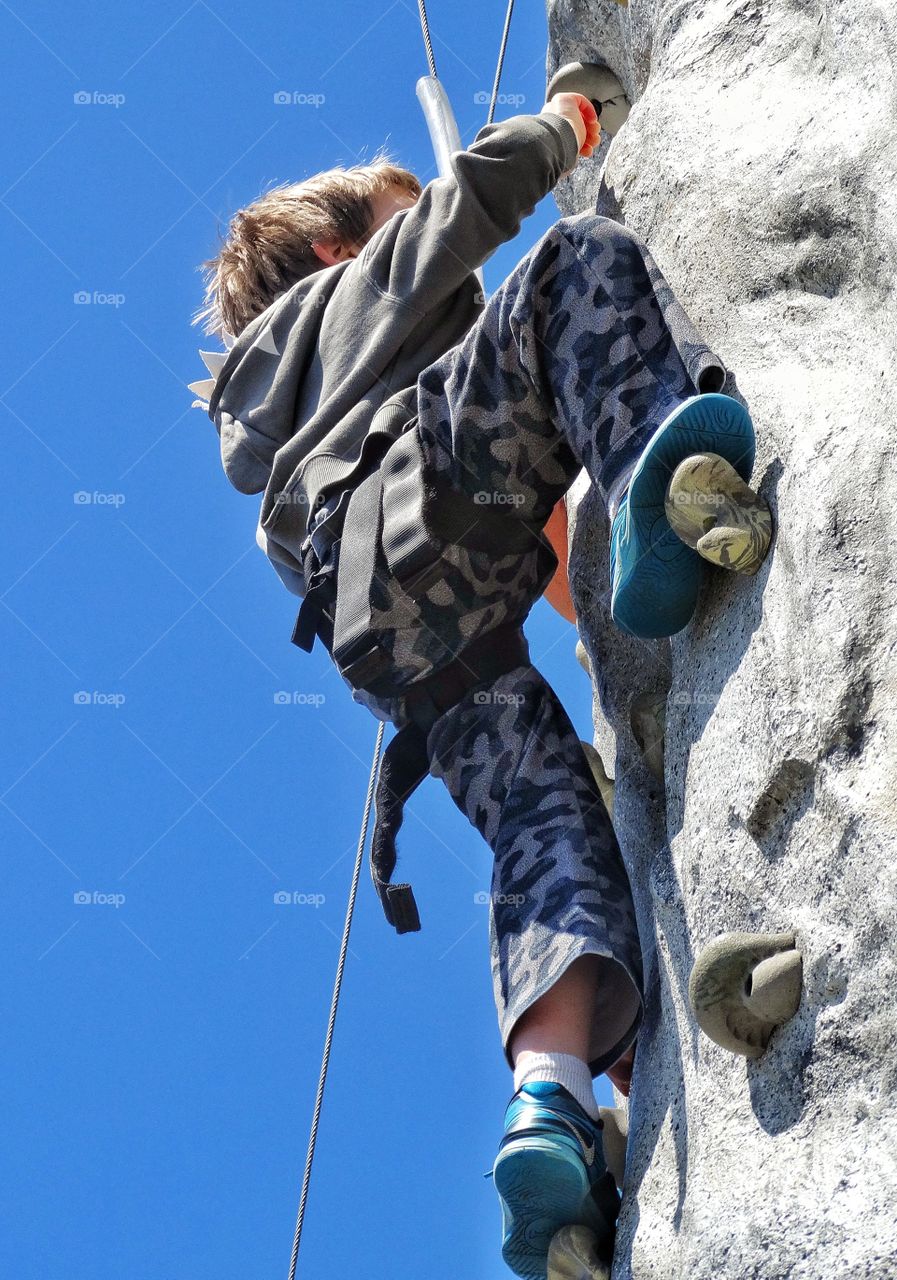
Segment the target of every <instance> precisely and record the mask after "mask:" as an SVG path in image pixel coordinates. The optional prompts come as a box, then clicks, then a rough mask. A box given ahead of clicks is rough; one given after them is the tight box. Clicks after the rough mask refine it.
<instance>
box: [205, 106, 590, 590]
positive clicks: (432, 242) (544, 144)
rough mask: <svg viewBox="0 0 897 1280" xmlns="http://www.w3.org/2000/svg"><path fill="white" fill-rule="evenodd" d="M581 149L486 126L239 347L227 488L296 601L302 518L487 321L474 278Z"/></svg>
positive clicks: (233, 357)
mask: <svg viewBox="0 0 897 1280" xmlns="http://www.w3.org/2000/svg"><path fill="white" fill-rule="evenodd" d="M577 151H578V144H577V140H576V134H575V132H574V129H573V126H572V125H571V124H570V123H569V122H568V121H566V120H564V119H563V117H562V116H558V115H550V116H549V115H539V116H530V115H524V116H515V117H513V118H512V119H510V120H505V121H503V122H502V123H500V124H493V125H487V126H486V127H485V128H484V129H481V130H480V132H479V133H478V134H477V136H476V138H475V140H474V142H473V143H472V144H471V146H470V147H468V149H467V150H466V151H458V152H455V154H454V155H453V156H452V158H451V175H450V176H448V177H444V178H437V179H436V180H435V181H433V182H430V183H429V184H428V185H427V186H426V187H425V188H424V190H423V193H422V194H421V197H420V199H419V200H418V202H417V203H416V204H415V205H414V206H413V207H412V208H410V209H407V210H403V211H402V212H400V213H397V214H396V215H394V216H393V217H392V218H390V219H389V221H388V222H387V223H386V224H385V225H384V226H383V227H382V228H381V229H380V230H379V231H378V232H377V233H376V234H375V235H374V236H373V237H372V238H371V240H370V241H369V242H368V244H367V245H365V247H364V249H363V250H362V252H361V253H360V254H359V256H358V257H357V258H353V259H350V260H348V261H347V262H344V263H340V264H338V265H336V266H331V267H325V268H323V269H322V270H320V271H316V272H314V273H313V274H311V275H309V276H308V277H307V278H306V279H304V280H301V281H300V282H299V283H297V284H294V285H293V286H292V287H291V288H290V289H288V290H287V291H286V292H285V293H283V294H281V295H280V297H278V298H277V299H275V301H274V302H273V303H272V304H271V306H270V307H268V309H267V310H266V311H265V312H264V314H263V315H261V316H259V317H258V318H257V319H256V320H254V321H253V322H252V323H251V324H250V325H249V326H247V328H246V329H245V330H244V331H243V333H242V334H241V335H240V337H239V338H238V339H237V341H236V343H235V344H234V346H233V348H232V350H231V351H230V352H229V354H228V356H227V359H226V360H225V362H224V365H223V367H222V369H221V371H220V373H219V374H218V377H217V380H216V383H215V388H214V391H213V392H212V395H211V399H210V403H209V416H210V417H211V418H212V420H213V422H214V423H215V426H216V428H217V429H218V434H219V436H220V439H221V459H222V462H223V465H224V470H225V472H226V473H227V476H228V479H229V480H230V481H231V483H232V484H233V485H234V486H235V487H236V488H237V489H239V490H240V492H241V493H259V492H261V491H262V490H264V493H265V496H264V499H263V501H262V509H261V518H260V525H259V528H260V542H262V544H263V545H264V547H265V550H266V552H267V554H268V556H269V558H270V559H271V560H272V562H273V563H274V567H275V568H276V569H277V570H278V572H279V573H280V575H281V577H282V578H283V579H284V581H285V582H287V585H289V586H291V589H293V590H296V591H298V592H299V593H301V590H302V586H301V578H300V577H299V576H298V575H299V574H300V571H301V567H302V562H301V557H300V547H301V545H302V543H303V541H304V540H305V537H306V534H307V532H308V529H309V528H310V525H311V517H312V516H313V515H314V513H316V512H317V511H319V510H320V509H321V506H322V504H323V503H324V502H325V501H326V499H327V498H328V496H330V495H332V494H334V493H336V492H338V491H341V490H345V489H347V488H351V487H352V485H353V483H357V482H358V481H359V480H361V479H362V478H363V476H364V475H365V474H366V472H367V469H368V468H369V466H370V465H371V459H372V458H373V457H376V456H377V455H376V453H375V450H376V449H377V447H378V445H379V446H381V448H382V445H383V443H384V433H385V434H386V436H387V438H390V437H395V436H397V435H398V434H399V433H400V432H401V430H402V429H403V428H404V427H405V426H407V424H408V422H409V421H411V420H412V419H413V417H414V416H415V406H416V397H417V385H416V384H417V378H418V375H419V374H420V373H421V372H422V371H423V370H424V369H425V368H426V367H427V365H429V364H431V363H432V362H433V361H434V360H436V359H437V358H438V357H439V356H441V355H443V354H444V353H445V352H446V351H447V350H449V348H450V347H453V346H455V345H457V344H458V343H459V342H460V341H461V339H462V338H463V337H464V335H465V334H466V333H467V331H468V330H469V328H470V327H471V325H472V324H473V323H474V321H475V320H476V319H477V317H478V315H479V314H480V313H481V311H482V309H483V305H484V299H483V296H482V293H481V290H480V284H479V281H478V280H477V277H476V276H475V275H474V274H473V273H474V271H475V270H476V268H477V267H479V266H481V265H482V263H484V262H485V261H486V260H487V259H488V258H489V257H490V256H491V255H492V254H493V253H494V252H495V250H496V249H497V248H498V247H499V246H500V245H501V244H503V243H505V242H506V241H507V240H510V239H512V238H513V237H514V236H515V235H516V234H517V232H518V231H519V230H520V223H521V220H522V218H524V217H525V216H527V215H528V214H530V213H532V211H533V209H534V207H535V205H536V204H537V203H538V201H539V200H541V199H542V197H543V196H545V195H547V193H548V192H549V191H551V189H552V188H553V187H554V186H555V184H556V183H557V181H558V179H559V178H560V177H561V175H562V174H563V173H565V172H567V171H569V170H571V169H572V168H573V167H574V165H575V164H576V157H577ZM387 401H389V402H390V403H389V404H387V403H386V402H387ZM384 405H385V406H386V407H385V409H384V408H383V406H384ZM378 410H382V411H381V412H380V413H379V414H378ZM375 415H377V420H376V421H375V420H374V419H375ZM284 570H286V572H284Z"/></svg>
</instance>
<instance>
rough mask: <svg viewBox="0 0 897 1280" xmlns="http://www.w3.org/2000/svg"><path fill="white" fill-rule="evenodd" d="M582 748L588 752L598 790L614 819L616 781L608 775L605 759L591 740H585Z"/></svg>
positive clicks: (609, 815) (587, 756) (587, 757)
mask: <svg viewBox="0 0 897 1280" xmlns="http://www.w3.org/2000/svg"><path fill="white" fill-rule="evenodd" d="M582 749H583V751H584V752H585V753H586V759H587V760H588V762H589V768H590V769H591V770H592V777H593V778H594V779H595V781H596V782H597V784H598V790H599V791H600V792H601V799H602V800H603V801H604V807H605V809H606V810H607V813H608V817H610V818H611V819H613V816H614V781H613V778H609V777H608V776H607V770H606V769H605V767H604V761H603V760H602V759H601V755H600V754H599V752H598V751H597V750H596V748H595V747H593V746H592V744H591V742H583V744H582Z"/></svg>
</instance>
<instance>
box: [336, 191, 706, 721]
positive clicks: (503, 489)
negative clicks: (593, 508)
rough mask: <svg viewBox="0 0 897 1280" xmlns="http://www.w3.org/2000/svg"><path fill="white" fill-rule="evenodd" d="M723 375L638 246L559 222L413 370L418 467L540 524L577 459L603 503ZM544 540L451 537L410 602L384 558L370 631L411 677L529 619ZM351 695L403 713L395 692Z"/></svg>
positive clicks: (543, 577)
mask: <svg viewBox="0 0 897 1280" xmlns="http://www.w3.org/2000/svg"><path fill="white" fill-rule="evenodd" d="M724 376H725V370H724V368H723V366H722V364H721V362H720V361H719V359H718V357H717V356H715V355H714V353H713V352H712V351H710V349H709V348H708V347H707V345H706V343H704V342H703V340H702V339H701V337H700V335H699V334H698V333H697V331H696V330H695V329H694V326H693V325H692V324H691V321H690V320H689V319H688V316H687V315H686V313H685V312H684V310H683V309H682V307H681V305H680V304H679V302H678V301H677V299H676V298H675V296H674V295H673V292H672V290H671V289H670V287H669V285H668V284H667V282H666V280H665V279H664V277H663V275H662V273H661V272H660V270H659V269H658V267H657V265H656V263H655V262H654V260H653V258H652V257H651V254H650V252H649V251H648V249H647V247H646V246H645V244H644V243H643V242H642V241H641V240H640V239H639V238H638V237H637V236H636V235H635V234H634V233H633V232H631V231H630V230H628V229H627V228H626V227H624V226H622V225H621V224H620V223H617V222H614V221H612V220H611V219H609V218H605V217H601V216H600V215H598V214H591V213H584V214H579V215H577V216H576V217H573V218H562V219H560V221H558V222H557V223H555V225H554V226H553V227H551V228H550V229H549V231H548V232H546V234H545V235H544V236H543V237H542V238H541V240H540V241H539V242H538V243H537V244H536V245H535V246H534V248H533V249H532V250H531V251H530V252H529V253H528V254H527V255H526V256H525V257H524V258H523V259H522V261H521V262H520V263H519V265H518V266H517V267H516V268H515V270H514V271H513V272H512V273H511V275H510V276H509V277H508V278H507V280H506V281H505V282H504V283H503V284H502V285H501V286H500V288H499V289H498V290H497V291H496V292H495V293H494V294H493V296H492V297H491V298H490V300H489V302H488V303H487V306H486V308H485V310H484V312H483V314H482V315H481V316H480V317H479V319H478V320H477V322H476V324H475V325H474V326H473V328H472V329H471V330H470V332H469V333H468V334H467V336H466V337H465V339H464V341H463V342H462V343H461V344H460V345H459V346H458V347H453V348H452V349H451V350H450V351H448V352H447V353H446V354H445V355H444V356H443V357H441V358H440V359H439V360H437V361H435V362H434V363H433V364H432V365H429V366H428V367H427V369H425V370H424V371H423V373H422V374H421V375H420V378H419V379H418V397H417V407H418V422H417V427H416V430H417V431H418V432H419V435H420V439H421V442H422V446H423V451H424V454H425V457H426V459H427V465H428V466H429V467H431V468H433V469H434V470H436V471H438V472H440V473H442V474H443V475H446V476H448V478H449V479H450V480H451V483H452V484H453V485H454V486H455V487H457V488H460V489H461V490H462V491H463V492H465V493H466V494H468V496H470V497H472V498H473V499H474V501H475V502H477V503H479V504H482V505H484V506H486V505H491V506H492V507H493V509H495V510H501V511H502V512H504V513H505V514H507V516H508V518H509V519H515V518H516V517H520V518H523V519H526V520H528V521H533V522H537V523H538V522H543V523H544V521H545V520H547V518H548V516H549V515H550V513H551V511H552V510H553V508H554V505H555V503H556V502H557V501H558V499H559V498H560V497H562V496H563V494H564V493H565V492H566V491H567V489H568V488H569V487H570V485H571V484H572V482H573V480H574V479H575V477H576V475H577V473H578V472H579V469H580V467H581V466H585V467H586V468H587V470H588V471H589V474H590V475H591V476H592V478H593V480H594V481H595V482H596V483H597V484H598V485H599V486H600V487H601V488H602V491H603V492H604V493H605V496H607V495H608V494H609V493H610V491H611V490H612V488H613V486H614V484H615V483H616V482H617V481H618V480H619V478H620V477H621V476H624V475H625V473H626V470H627V468H631V466H632V465H633V463H634V462H635V460H636V459H637V457H638V455H639V453H640V452H641V450H642V449H643V448H644V445H645V444H646V443H647V441H648V439H650V436H651V434H652V432H653V431H654V430H655V428H656V427H657V426H658V425H659V424H660V422H662V421H663V419H664V417H666V415H667V414H668V413H669V412H670V411H671V409H672V408H674V407H675V405H676V404H678V403H680V402H681V401H682V400H683V399H685V398H686V397H687V396H689V395H693V394H695V392H696V391H697V390H701V391H706V390H712V389H718V387H719V386H721V385H722V382H723V379H724ZM554 567H555V561H554V558H553V556H552V555H551V553H550V551H549V550H548V547H547V544H546V543H545V541H544V540H542V541H541V542H540V540H539V538H538V537H537V536H535V535H534V536H533V543H532V550H531V551H530V552H524V553H522V554H521V553H518V554H515V555H505V554H502V552H501V548H499V547H496V548H495V549H494V551H492V552H490V553H485V552H480V551H471V550H468V549H466V548H463V547H458V546H452V547H449V548H447V549H446V551H445V553H444V555H443V557H442V562H441V568H442V580H441V581H440V582H439V583H438V584H437V585H435V586H433V587H431V588H430V589H429V590H428V591H427V592H426V593H423V594H420V595H418V594H414V595H411V594H409V593H408V592H405V591H402V590H401V588H400V587H399V586H398V584H397V583H396V582H395V581H394V580H393V579H392V578H391V575H390V574H389V571H388V568H387V566H386V564H385V561H384V560H383V558H382V557H381V558H380V561H379V563H378V570H377V580H378V585H379V600H378V608H377V612H376V617H375V625H376V627H377V630H378V633H379V635H380V636H381V638H382V642H383V643H384V645H385V647H387V648H388V649H389V650H390V652H391V653H392V654H393V657H394V661H395V665H396V670H397V672H400V673H403V676H404V677H406V678H407V682H408V683H410V682H411V681H412V680H414V679H418V678H420V677H421V675H423V674H426V672H427V671H428V670H429V669H430V668H431V667H432V666H433V665H435V664H439V663H442V662H444V661H446V660H447V659H448V658H451V657H454V656H456V655H457V654H458V653H459V652H460V651H461V650H462V649H463V647H464V645H465V644H466V643H467V642H468V641H469V640H470V639H472V638H473V637H474V636H477V635H480V634H482V632H484V631H486V630H488V629H490V628H493V627H496V626H498V625H499V624H500V623H502V622H507V621H510V620H515V619H520V620H522V619H523V618H525V617H526V615H527V613H528V612H529V610H530V608H531V607H532V604H533V602H534V601H535V600H537V599H538V597H539V596H540V595H541V593H542V592H543V591H544V589H545V587H546V586H547V584H548V582H549V581H550V579H551V576H552V572H553V569H554ZM353 697H354V698H355V699H356V701H358V702H361V703H363V704H364V705H366V706H368V707H369V708H370V709H371V710H372V711H373V712H374V714H375V715H378V716H379V717H380V718H382V719H391V720H393V721H394V722H396V723H400V722H401V710H400V708H399V707H398V706H397V704H396V703H395V702H394V701H393V700H383V699H378V698H376V697H374V696H373V695H371V694H366V693H364V692H361V691H355V692H353Z"/></svg>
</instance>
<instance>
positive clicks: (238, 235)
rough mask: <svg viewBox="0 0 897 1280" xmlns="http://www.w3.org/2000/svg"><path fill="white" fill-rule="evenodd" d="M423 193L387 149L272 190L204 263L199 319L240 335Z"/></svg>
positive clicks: (241, 214)
mask: <svg viewBox="0 0 897 1280" xmlns="http://www.w3.org/2000/svg"><path fill="white" fill-rule="evenodd" d="M420 193H421V184H420V182H418V180H417V178H416V177H415V176H414V174H413V173H409V171H408V170H407V169H400V168H399V167H398V166H397V165H394V164H392V163H391V161H390V160H389V159H388V158H387V157H386V156H385V155H382V154H380V155H377V156H375V157H374V160H373V161H372V162H371V164H369V165H353V166H352V167H351V168H349V169H344V168H342V167H337V168H335V169H327V170H326V171H325V172H324V173H317V174H315V175H314V177H312V178H308V179H307V180H306V181H305V182H295V183H290V184H287V185H284V186H280V187H275V188H273V189H272V190H271V191H268V192H266V193H265V194H264V195H263V196H260V197H259V199H258V200H255V201H253V203H252V204H250V205H247V206H246V208H245V209H240V210H239V211H238V212H237V213H236V214H234V216H233V218H232V219H231V222H230V225H229V227H228V231H227V236H226V237H225V238H224V240H223V242H222V245H221V248H220V250H219V252H218V256H217V257H215V258H210V259H209V260H208V261H207V262H204V263H203V264H202V266H203V271H204V272H205V280H206V290H205V304H204V306H203V307H202V308H201V309H200V310H199V311H198V312H197V314H196V316H195V318H194V323H197V324H198V323H203V324H204V327H205V331H206V333H218V334H220V333H221V332H222V330H223V331H226V332H227V333H230V334H233V336H234V337H236V336H237V335H238V334H240V333H242V331H243V330H244V329H245V328H246V326H247V325H248V324H249V322H250V321H251V320H254V319H255V318H256V316H259V315H261V313H262V312H263V311H264V310H266V308H267V307H269V306H270V305H271V303H272V302H273V301H274V299H275V298H276V297H277V296H278V294H281V293H283V292H284V291H285V290H286V289H289V288H290V286H291V285H293V284H295V283H296V282H297V281H298V280H304V279H305V277H306V276H309V275H311V274H312V272H314V271H320V270H321V269H322V267H325V266H334V265H335V264H337V263H339V262H343V261H345V259H346V258H354V257H357V255H358V254H359V253H360V252H361V250H362V248H363V247H364V245H365V244H366V243H367V241H368V240H369V239H370V238H371V236H372V235H373V234H374V232H375V231H377V230H379V228H380V227H382V226H383V224H384V223H385V222H386V221H387V220H388V219H389V218H391V217H392V216H393V214H394V213H397V212H398V211H399V210H400V209H407V208H410V207H411V205H412V204H414V202H415V201H416V200H417V198H418V197H419V196H420Z"/></svg>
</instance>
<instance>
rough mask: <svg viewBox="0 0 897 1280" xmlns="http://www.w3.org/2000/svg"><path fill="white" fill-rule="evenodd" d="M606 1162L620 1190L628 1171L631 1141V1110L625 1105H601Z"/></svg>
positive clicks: (599, 1109)
mask: <svg viewBox="0 0 897 1280" xmlns="http://www.w3.org/2000/svg"><path fill="white" fill-rule="evenodd" d="M598 1111H599V1113H600V1115H601V1121H602V1123H603V1125H604V1128H603V1129H602V1131H601V1139H602V1144H603V1146H604V1163H605V1164H606V1165H607V1171H608V1173H609V1174H610V1175H611V1177H612V1178H613V1180H614V1182H615V1183H616V1184H617V1187H618V1188H619V1190H620V1191H622V1190H623V1175H624V1174H625V1172H626V1144H627V1142H628V1141H629V1112H628V1111H627V1110H626V1108H625V1107H599V1108H598Z"/></svg>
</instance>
